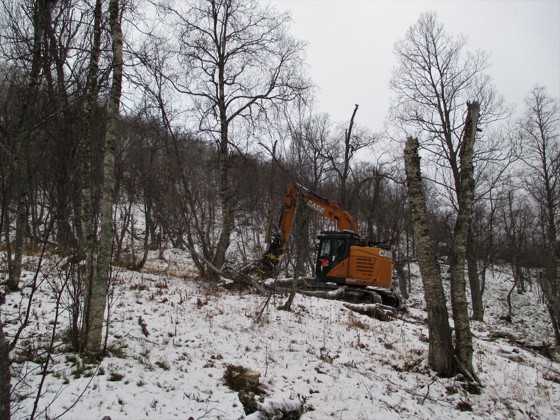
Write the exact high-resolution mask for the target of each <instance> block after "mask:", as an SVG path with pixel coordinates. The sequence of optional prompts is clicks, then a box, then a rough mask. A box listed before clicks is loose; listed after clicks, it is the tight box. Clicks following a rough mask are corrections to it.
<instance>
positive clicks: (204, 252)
mask: <svg viewBox="0 0 560 420" xmlns="http://www.w3.org/2000/svg"><path fill="white" fill-rule="evenodd" d="M289 21H290V19H289V15H287V14H284V13H280V12H278V11H276V10H274V9H271V8H268V7H266V5H263V4H260V3H256V2H253V1H245V0H208V1H193V2H184V3H181V4H176V5H173V4H172V3H165V2H164V3H162V4H159V3H157V4H156V3H148V2H146V3H141V2H139V3H132V2H128V1H122V0H121V1H119V0H110V1H109V0H107V1H102V0H97V1H66V2H56V1H55V2H51V1H47V0H12V1H6V2H3V4H2V10H1V13H0V28H1V30H0V33H1V42H0V44H1V47H0V148H1V153H0V180H1V197H0V199H1V207H0V232H1V246H2V251H3V253H2V259H1V260H0V264H1V269H2V274H3V277H4V278H5V281H4V284H5V288H6V290H5V293H10V292H11V291H15V290H18V289H19V288H21V287H24V285H23V284H22V280H21V273H22V262H23V257H24V255H26V254H37V253H39V254H41V253H46V254H45V255H49V254H52V255H56V256H58V257H60V258H64V259H65V261H66V265H65V267H66V268H67V270H66V271H65V273H66V274H65V275H66V276H67V278H68V280H69V282H70V283H71V284H72V285H73V288H74V289H73V290H74V291H73V293H74V294H75V301H76V307H75V312H74V313H73V314H72V317H71V320H72V321H71V322H70V325H69V326H68V330H69V333H70V335H71V342H72V349H73V351H79V352H88V353H93V354H99V355H101V354H103V351H104V350H103V349H104V346H103V339H102V337H103V332H104V326H103V314H104V312H105V306H106V294H107V291H108V284H109V282H110V279H111V267H112V265H121V266H125V267H127V268H130V269H134V270H141V269H142V266H143V265H144V264H145V263H146V260H147V257H148V252H149V251H150V250H161V252H162V253H163V250H164V249H165V248H166V247H168V246H172V247H176V248H182V249H187V250H192V251H195V252H192V253H191V258H192V260H193V263H194V265H195V267H196V269H197V271H198V275H199V276H200V278H202V279H205V280H207V281H209V282H213V281H216V280H217V279H218V276H217V274H216V272H215V271H214V270H212V269H211V268H209V265H208V264H207V262H211V263H212V264H213V266H215V267H217V268H223V267H226V266H228V265H235V264H239V263H243V262H247V261H249V260H251V259H254V258H258V257H259V256H260V255H261V254H262V252H263V250H264V249H265V248H266V245H267V241H268V239H269V238H270V236H271V234H272V229H273V227H274V223H275V222H276V219H277V216H278V210H279V205H280V203H281V199H282V195H283V191H284V188H285V185H286V184H287V183H288V182H291V181H295V182H297V183H299V184H301V185H303V186H305V187H306V188H309V189H310V190H312V191H314V192H316V193H318V194H320V195H322V196H325V197H329V198H332V199H336V200H337V201H338V202H339V203H340V204H341V205H342V206H343V207H344V208H346V209H347V210H348V211H349V212H350V213H351V214H352V215H353V216H354V217H355V219H356V220H358V221H359V224H360V230H361V231H360V232H359V233H360V234H362V235H364V236H367V237H370V238H372V239H375V240H378V241H387V242H389V243H390V244H391V248H392V250H393V258H394V261H393V262H394V267H395V272H396V274H397V277H398V278H399V288H400V293H401V295H402V296H403V297H404V298H405V299H406V297H407V296H408V292H409V290H410V270H409V269H408V264H409V263H410V262H411V261H412V260H414V259H415V258H416V253H415V252H416V241H415V239H414V232H413V228H412V219H411V212H410V204H409V201H408V198H407V188H406V182H405V172H404V169H403V161H402V150H403V148H404V142H405V140H406V138H407V137H408V135H409V134H413V135H415V136H417V137H418V138H419V141H420V154H421V156H422V171H423V180H424V182H423V185H424V189H425V195H426V199H427V200H426V202H427V210H428V216H429V227H430V229H429V231H430V240H431V243H432V244H433V249H434V251H435V254H436V255H437V257H438V258H439V259H440V261H446V260H447V259H449V258H450V256H451V255H452V254H453V244H454V238H455V237H454V226H455V223H456V219H457V214H458V211H459V210H460V205H459V190H460V188H459V186H460V179H461V173H462V167H461V161H460V159H459V157H460V154H461V152H462V149H463V146H462V145H463V142H462V140H463V134H464V130H465V115H466V104H467V102H469V101H472V100H476V101H478V103H479V104H480V117H479V120H478V126H477V128H478V131H477V133H476V142H475V145H474V153H473V166H474V183H475V189H474V191H475V194H474V199H473V204H472V211H471V215H472V222H471V224H470V228H469V230H468V237H467V240H466V254H465V259H466V261H465V263H466V275H467V281H468V285H469V287H468V290H469V292H470V296H469V307H470V316H471V317H472V318H473V319H475V320H483V319H484V309H485V308H484V305H483V304H482V299H483V296H484V291H485V276H486V273H487V270H488V269H489V268H490V267H491V266H492V265H493V264H495V263H497V262H500V263H502V264H503V263H505V264H509V265H510V266H511V270H512V273H513V283H512V289H511V292H510V294H509V295H508V303H509V304H510V311H511V310H512V308H511V299H510V297H511V293H513V292H517V293H524V292H525V291H526V290H527V289H528V288H529V287H531V286H532V285H534V284H538V285H539V287H540V288H541V289H542V292H543V296H544V299H545V300H546V302H547V305H548V309H549V314H550V321H551V324H552V326H553V329H554V332H555V337H556V343H555V344H556V345H558V344H560V333H559V331H558V322H559V320H560V290H559V288H558V259H559V255H560V246H559V244H558V238H557V231H556V229H557V228H556V227H557V226H558V225H560V223H559V222H560V220H559V218H560V216H559V214H558V206H559V199H560V179H559V178H560V137H559V136H560V124H559V118H560V111H559V108H558V98H553V97H551V96H550V95H549V94H548V92H547V90H546V87H541V86H536V87H535V88H534V89H533V90H532V91H531V92H527V99H526V103H524V104H507V103H505V101H504V99H503V97H502V96H501V95H500V93H499V92H496V90H495V88H494V86H493V84H492V81H491V78H490V76H489V70H490V68H491V66H490V62H489V57H488V55H487V54H486V53H484V52H482V51H476V52H471V51H469V50H468V48H467V43H466V40H465V39H464V38H463V37H462V36H461V35H460V34H453V33H451V32H449V31H447V29H446V28H444V27H443V25H442V24H441V23H440V22H439V21H438V20H437V15H436V14H435V13H425V14H423V15H422V16H420V17H419V19H418V22H417V23H416V24H415V25H413V26H412V27H411V28H410V29H409V31H408V32H407V33H406V34H403V38H402V39H401V40H400V41H399V42H398V43H397V44H396V45H395V69H394V73H393V77H392V79H391V80H390V84H391V89H392V92H393V98H392V103H391V107H390V109H388V110H387V112H388V114H387V115H388V117H387V121H388V127H389V128H388V130H386V131H382V130H381V129H379V130H378V131H372V130H371V129H370V128H368V127H366V126H365V125H362V124H361V123H360V122H361V121H362V116H361V115H360V113H359V107H358V105H356V107H355V109H354V110H349V117H350V116H351V118H349V120H348V121H345V122H334V121H331V119H330V117H329V115H328V114H318V113H316V112H315V111H314V106H313V105H314V96H313V92H314V87H313V81H312V80H310V79H309V77H308V75H307V74H306V73H305V62H304V51H305V44H304V42H302V41H299V40H296V39H294V38H293V37H291V36H290V33H289ZM513 105H516V106H518V107H519V108H521V109H522V110H523V111H522V113H521V114H520V115H521V116H520V117H516V118H513V117H512V109H513V108H512V106H513ZM137 206H139V207H140V208H141V209H142V212H141V214H142V216H141V218H142V220H138V213H137V212H135V211H133V210H134V208H135V207H137ZM324 228H329V226H328V225H325V222H324V221H322V220H320V219H317V218H313V217H311V218H310V221H309V224H308V225H307V227H306V230H307V232H304V233H302V235H303V236H304V237H305V238H307V241H306V242H305V244H304V245H303V246H302V247H301V249H290V250H289V252H288V253H287V255H286V258H285V260H284V267H283V269H284V273H285V275H286V277H290V276H293V275H294V269H295V265H294V261H295V260H294V258H293V256H294V255H295V254H299V255H303V256H304V257H303V258H304V260H305V261H307V262H308V263H307V265H306V268H305V271H306V272H309V271H310V268H311V265H312V261H313V255H312V254H313V253H314V246H313V242H314V237H315V235H316V234H317V233H318V232H319V231H320V230H321V229H324ZM463 289H464V288H463ZM16 341H17V336H16V337H15V339H14V340H11V341H10V342H6V340H3V343H4V344H5V345H4V346H3V347H2V348H3V349H4V350H3V351H4V353H3V359H2V360H3V361H4V365H3V366H0V371H2V372H4V374H6V372H8V373H7V374H8V375H9V352H10V351H12V350H13V349H14V347H15V345H16ZM6 361H7V362H6ZM6 369H7V370H6ZM8 378H9V376H8ZM4 382H5V381H4ZM7 383H8V385H9V381H8V382H7ZM4 391H5V390H4ZM8 392H9V386H8ZM2 395H5V394H2V392H0V396H2ZM2 401H6V399H3V400H2ZM8 401H9V398H8ZM3 409H4V410H5V409H6V406H5V405H3Z"/></svg>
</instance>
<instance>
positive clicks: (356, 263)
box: [315, 231, 393, 289]
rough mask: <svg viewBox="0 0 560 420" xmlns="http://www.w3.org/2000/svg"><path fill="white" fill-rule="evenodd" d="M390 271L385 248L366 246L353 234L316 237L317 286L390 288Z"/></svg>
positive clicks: (387, 250)
mask: <svg viewBox="0 0 560 420" xmlns="http://www.w3.org/2000/svg"><path fill="white" fill-rule="evenodd" d="M392 269H393V267H392V258H391V250H390V248H389V247H388V246H386V245H380V244H375V243H370V244H368V243H366V242H365V241H364V240H362V239H361V238H360V237H359V236H358V235H357V234H355V233H354V232H347V231H343V232H321V235H319V247H318V251H317V259H316V262H315V276H316V278H317V281H318V282H320V283H334V284H336V285H353V286H362V287H366V286H369V287H381V288H386V289H390V288H391V282H392Z"/></svg>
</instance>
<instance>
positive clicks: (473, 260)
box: [467, 229, 484, 321]
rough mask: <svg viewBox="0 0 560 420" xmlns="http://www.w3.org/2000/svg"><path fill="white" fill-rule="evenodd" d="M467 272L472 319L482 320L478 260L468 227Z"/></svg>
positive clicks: (482, 307)
mask: <svg viewBox="0 0 560 420" xmlns="http://www.w3.org/2000/svg"><path fill="white" fill-rule="evenodd" d="M467 273H468V276H469V287H470V291H471V305H472V319H473V320H475V321H483V320H484V305H483V302H482V287H481V284H480V277H479V275H478V262H477V255H476V252H475V247H474V238H473V234H472V230H470V229H469V233H468V237H467Z"/></svg>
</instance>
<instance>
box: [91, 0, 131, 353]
mask: <svg viewBox="0 0 560 420" xmlns="http://www.w3.org/2000/svg"><path fill="white" fill-rule="evenodd" d="M120 19H121V15H120V7H119V0H110V2H109V22H110V28H111V38H112V42H113V46H112V52H113V66H112V70H113V79H112V86H111V93H110V100H109V110H108V121H107V128H106V133H105V149H104V156H103V185H102V197H101V215H100V218H101V233H100V240H99V255H98V259H97V272H96V273H95V275H94V276H93V277H92V283H91V286H90V290H91V292H90V295H89V301H88V302H86V305H87V311H86V317H87V318H86V324H85V326H86V328H85V340H86V344H85V349H86V351H88V352H90V353H92V354H100V353H101V350H102V349H101V344H102V333H103V321H104V314H105V307H106V304H107V292H108V287H109V280H110V277H111V255H112V246H113V204H114V185H115V147H116V143H117V137H118V126H119V107H120V98H121V91H122V71H123V37H122V30H121V22H120Z"/></svg>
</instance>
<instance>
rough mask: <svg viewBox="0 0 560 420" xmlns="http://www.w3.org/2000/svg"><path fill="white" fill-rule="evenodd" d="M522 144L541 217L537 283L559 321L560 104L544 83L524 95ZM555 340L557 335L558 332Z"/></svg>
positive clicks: (530, 188)
mask: <svg viewBox="0 0 560 420" xmlns="http://www.w3.org/2000/svg"><path fill="white" fill-rule="evenodd" d="M519 134H520V136H521V139H522V144H523V146H524V148H525V150H524V153H523V161H524V163H525V165H526V167H527V178H526V179H527V180H530V181H529V182H527V186H526V188H527V190H528V191H529V193H530V195H531V197H532V198H533V200H534V202H535V204H536V207H537V211H538V213H539V215H540V217H539V218H540V219H541V220H542V222H543V224H542V226H543V230H542V238H543V244H544V250H545V259H544V261H543V263H544V264H543V265H544V270H543V272H542V275H540V276H539V283H540V286H541V288H542V290H543V293H544V295H545V298H546V300H547V304H548V306H549V310H550V311H549V312H550V314H551V320H552V322H553V324H555V325H556V326H558V325H560V287H559V284H558V272H559V262H560V248H559V243H558V230H557V226H558V225H559V223H560V211H559V208H560V107H559V105H558V101H557V100H555V99H553V98H552V97H550V96H549V95H548V94H547V92H546V89H545V88H544V87H539V86H537V87H535V88H534V89H533V90H532V92H531V94H530V95H529V96H528V97H527V99H526V111H525V115H524V116H523V117H522V119H521V121H520V124H519ZM557 344H560V337H558V336H557Z"/></svg>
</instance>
